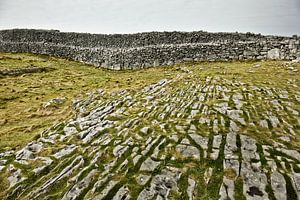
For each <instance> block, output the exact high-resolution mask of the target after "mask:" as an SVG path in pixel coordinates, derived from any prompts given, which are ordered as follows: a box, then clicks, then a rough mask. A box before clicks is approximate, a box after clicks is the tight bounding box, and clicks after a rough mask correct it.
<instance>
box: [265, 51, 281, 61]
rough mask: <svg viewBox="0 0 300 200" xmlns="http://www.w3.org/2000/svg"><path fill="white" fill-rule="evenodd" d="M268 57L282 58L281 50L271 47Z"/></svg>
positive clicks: (272, 58) (273, 58)
mask: <svg viewBox="0 0 300 200" xmlns="http://www.w3.org/2000/svg"><path fill="white" fill-rule="evenodd" d="M267 58H268V59H271V60H278V59H280V50H279V49H278V48H274V49H271V50H270V51H268V53H267Z"/></svg>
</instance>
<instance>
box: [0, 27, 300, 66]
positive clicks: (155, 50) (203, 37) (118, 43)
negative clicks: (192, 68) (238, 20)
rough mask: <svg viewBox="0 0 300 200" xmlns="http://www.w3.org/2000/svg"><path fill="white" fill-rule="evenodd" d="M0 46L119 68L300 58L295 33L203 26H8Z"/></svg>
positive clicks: (10, 49) (12, 50)
mask: <svg viewBox="0 0 300 200" xmlns="http://www.w3.org/2000/svg"><path fill="white" fill-rule="evenodd" d="M0 51H3V52H30V53H38V54H46V55H51V56H59V57H64V58H69V59H73V60H77V61H82V62H85V63H89V64H93V65H95V66H99V67H102V68H108V69H114V70H121V69H139V68H147V67H155V66H159V65H172V64H174V63H178V62H182V61H201V60H209V61H215V60H218V61H227V60H248V59H255V60H265V59H282V60H294V59H300V38H299V37H298V36H296V35H295V36H293V37H282V36H263V35H260V34H253V33H208V32H203V31H198V32H149V33H137V34H113V35H103V34H88V33H64V32H60V31H58V30H31V29H12V30H2V31H0Z"/></svg>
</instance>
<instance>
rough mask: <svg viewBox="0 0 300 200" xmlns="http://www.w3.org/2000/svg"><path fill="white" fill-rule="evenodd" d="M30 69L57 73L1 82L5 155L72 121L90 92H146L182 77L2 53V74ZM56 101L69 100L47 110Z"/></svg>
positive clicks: (0, 116) (1, 131)
mask: <svg viewBox="0 0 300 200" xmlns="http://www.w3.org/2000/svg"><path fill="white" fill-rule="evenodd" d="M30 65H33V66H37V67H45V66H48V67H51V68H54V69H55V70H54V71H50V72H45V73H32V74H23V75H21V76H4V77H0V80H1V81H0V138H1V140H0V151H1V150H4V149H6V148H20V147H21V146H24V145H25V144H26V143H28V142H29V141H31V140H32V139H33V138H34V137H35V136H36V135H38V134H39V133H40V132H41V131H42V130H44V129H45V128H47V127H50V126H51V125H53V124H56V123H59V122H61V121H63V120H65V119H68V118H70V117H71V116H72V108H71V107H72V100H73V99H76V98H84V97H86V93H87V92H91V91H96V90H97V89H103V90H105V91H107V92H112V91H116V90H122V89H136V88H141V87H143V86H146V85H149V84H151V83H155V82H157V81H159V80H161V79H164V78H174V77H175V75H176V73H177V71H176V70H174V67H171V68H169V67H168V68H166V67H162V68H157V69H146V70H143V71H123V72H115V71H108V70H103V69H99V68H95V67H94V66H91V65H87V64H83V63H79V62H73V61H69V60H65V59H60V58H53V57H48V56H44V55H33V54H19V53H18V54H13V53H0V69H11V68H22V67H28V66H30ZM57 97H63V98H65V99H66V101H65V103H64V104H62V105H60V106H57V107H51V108H44V107H43V105H44V104H45V103H46V102H48V101H49V100H51V99H53V98H57Z"/></svg>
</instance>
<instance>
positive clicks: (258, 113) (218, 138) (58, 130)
mask: <svg viewBox="0 0 300 200" xmlns="http://www.w3.org/2000/svg"><path fill="white" fill-rule="evenodd" d="M199 68H200V67H199V66H197V70H200V69H199ZM259 68H261V66H260V65H257V64H253V65H252V67H251V68H247V73H248V74H253V73H256V71H258V69H259ZM298 68H299V65H295V66H294V65H293V67H291V65H290V64H287V65H284V66H281V67H280V70H283V71H284V72H285V73H287V74H291V75H292V76H294V77H295V79H289V80H287V81H286V80H285V79H284V77H282V81H286V84H285V85H280V84H279V85H276V84H273V82H272V77H270V78H266V79H265V80H262V81H261V82H259V81H252V80H246V79H243V78H240V77H239V75H238V74H236V75H227V73H226V72H225V71H224V69H223V68H222V67H220V68H218V69H216V72H214V73H206V74H205V76H199V75H198V74H201V70H200V71H197V70H196V69H194V68H193V67H180V68H178V69H177V70H178V71H179V72H180V73H178V76H177V77H176V78H173V79H163V80H160V81H159V82H156V83H153V84H151V85H148V86H147V87H144V88H141V89H135V90H121V91H117V92H112V93H108V92H105V91H103V90H98V91H97V92H94V93H91V94H90V95H89V97H88V98H87V99H84V100H78V101H76V102H74V105H73V106H74V109H76V110H77V114H76V116H74V117H73V118H72V119H70V120H68V121H65V122H61V123H59V124H57V125H55V126H54V127H51V128H49V129H47V130H45V131H43V133H41V135H40V137H39V138H36V139H35V140H33V141H32V142H30V143H28V144H27V145H26V146H25V147H23V148H22V149H20V150H16V151H13V150H6V151H3V152H2V153H0V175H1V177H2V178H4V179H5V180H4V181H3V182H6V183H7V185H8V186H7V188H6V191H7V192H6V198H8V199H114V200H117V199H118V200H125V199H140V200H144V199H149V200H151V199H190V200H192V199H249V200H254V199H255V200H259V199H262V200H264V199H280V200H284V199H300V152H299V146H300V145H299V144H300V142H299V141H300V140H299V134H300V114H299V112H300V89H299V80H298V78H297V77H298V76H297V73H298V71H297V69H298ZM278 69H279V68H278ZM203 70H204V71H205V69H203ZM259 70H260V71H265V70H261V69H259ZM209 74H210V75H209ZM251 76H253V75H251ZM254 77H255V76H254ZM266 77H267V74H266ZM279 79H280V77H279Z"/></svg>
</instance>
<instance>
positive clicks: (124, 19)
mask: <svg viewBox="0 0 300 200" xmlns="http://www.w3.org/2000/svg"><path fill="white" fill-rule="evenodd" d="M10 28H43V29H58V30H61V31H75V32H91V33H132V32H144V31H173V30H178V31H193V30H205V31H213V32H218V31H228V32H235V31H239V32H248V31H250V32H256V33H263V34H276V35H293V34H298V35H300V0H0V29H10Z"/></svg>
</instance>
